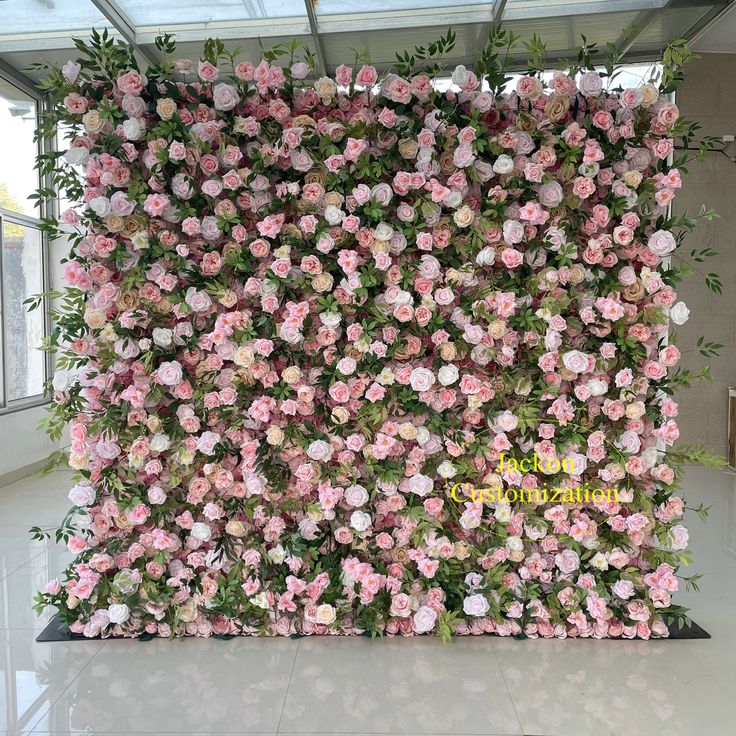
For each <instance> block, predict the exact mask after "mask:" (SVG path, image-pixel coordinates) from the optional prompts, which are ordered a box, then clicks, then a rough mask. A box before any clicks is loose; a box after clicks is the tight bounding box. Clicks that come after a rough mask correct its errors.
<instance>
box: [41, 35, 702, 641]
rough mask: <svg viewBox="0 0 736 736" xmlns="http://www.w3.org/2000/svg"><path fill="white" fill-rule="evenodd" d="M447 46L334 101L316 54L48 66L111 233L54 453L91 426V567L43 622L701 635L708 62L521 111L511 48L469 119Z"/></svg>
mask: <svg viewBox="0 0 736 736" xmlns="http://www.w3.org/2000/svg"><path fill="white" fill-rule="evenodd" d="M452 42H453V38H452V34H451V33H450V34H448V36H446V37H444V38H442V39H440V41H439V42H437V43H436V44H434V45H433V46H431V47H429V48H427V49H419V50H417V52H416V53H415V55H414V56H415V58H410V55H409V54H407V55H401V56H400V58H399V63H398V64H397V68H396V71H395V72H394V73H388V74H383V75H379V74H378V73H377V71H376V69H375V68H374V67H372V66H371V65H370V64H369V63H367V62H366V61H365V60H363V59H360V58H358V59H357V60H356V63H354V64H353V65H352V66H340V67H338V68H337V70H336V72H335V74H334V76H331V77H324V78H319V79H317V80H316V81H307V77H308V75H309V74H310V71H311V70H310V66H311V64H312V59H311V57H310V55H309V54H308V53H307V54H302V55H301V56H300V55H299V53H298V51H297V50H296V48H295V46H289V47H280V48H277V49H275V50H272V51H270V52H267V53H266V54H265V55H264V58H263V59H260V60H258V59H256V60H254V61H253V63H249V62H243V61H240V62H238V60H234V59H233V57H232V56H231V55H229V54H228V52H227V51H225V50H224V48H223V47H222V45H221V44H220V43H219V42H217V41H210V42H208V43H207V44H206V45H205V49H204V52H203V56H202V58H201V59H200V60H199V61H197V60H195V61H193V62H191V61H187V60H176V61H174V59H175V56H174V54H175V48H174V45H173V43H172V41H171V39H168V38H164V39H161V40H160V41H159V46H160V49H161V51H162V52H163V54H164V61H163V62H162V63H161V64H160V65H159V66H158V67H155V68H153V69H149V70H147V71H145V72H144V71H142V70H139V69H138V68H137V67H136V66H135V60H134V59H133V57H132V54H131V51H130V49H127V48H126V47H124V46H120V45H118V46H115V45H113V43H112V42H111V41H110V40H108V39H106V38H105V37H104V36H103V37H99V36H97V35H96V34H94V35H93V41H92V42H91V44H89V45H85V44H82V43H80V44H79V49H80V52H81V57H80V60H79V62H69V63H68V64H67V65H65V66H64V67H63V69H51V70H49V71H50V73H49V77H48V80H47V82H46V86H47V89H48V90H49V91H50V93H51V94H52V97H53V99H54V101H55V107H54V110H53V111H52V112H51V113H50V114H48V115H47V116H46V119H45V121H44V125H45V126H47V130H46V131H45V132H46V133H48V130H49V126H52V125H54V124H58V123H63V124H64V125H65V126H67V127H68V129H69V131H70V132H69V135H68V145H67V146H65V151H66V152H65V153H64V154H63V156H62V155H54V154H49V155H47V156H45V157H41V165H42V167H44V168H45V170H46V171H47V172H49V173H50V174H51V175H52V177H53V179H54V181H55V183H56V185H57V186H58V187H60V188H63V189H65V190H66V191H67V193H68V194H69V196H70V197H72V198H74V199H77V200H79V201H81V202H83V205H80V206H78V207H76V208H74V209H72V210H69V211H67V212H65V213H63V215H62V218H61V219H62V223H63V225H64V227H65V228H66V229H67V230H69V227H68V226H72V229H73V230H74V231H75V232H76V233H77V234H76V235H75V236H73V243H74V245H73V248H72V252H71V255H70V257H69V259H68V261H67V262H66V265H65V276H66V280H67V282H68V284H69V289H68V291H67V292H66V296H65V297H64V303H63V305H62V308H61V309H60V310H59V311H58V312H57V313H56V315H55V317H56V321H57V324H58V325H59V330H58V332H57V333H56V334H55V335H54V337H53V338H52V341H51V347H52V348H54V349H56V350H57V351H58V352H59V368H58V370H57V373H56V377H55V379H54V404H53V407H52V411H51V416H50V418H49V420H48V422H47V426H48V429H49V431H50V432H51V433H52V435H53V434H58V432H60V429H61V427H62V425H63V424H64V423H66V422H70V434H71V451H70V454H69V463H70V465H71V466H72V468H74V469H76V470H77V471H78V473H77V482H76V484H75V485H74V487H73V488H72V490H71V492H70V494H69V495H70V499H71V500H72V502H73V504H74V508H73V509H72V512H70V515H69V516H68V517H67V519H65V520H64V522H63V523H62V525H61V526H60V528H59V530H58V531H57V537H58V538H60V539H63V540H65V541H66V542H67V544H68V546H69V548H70V549H71V550H72V551H74V552H75V553H77V558H76V560H75V562H74V563H73V564H71V565H70V566H69V568H68V569H67V570H66V572H65V574H64V576H63V577H62V578H61V579H60V580H52V581H51V582H50V583H49V584H48V585H47V586H46V588H45V589H44V590H43V591H42V592H41V593H40V594H39V598H38V604H39V606H40V607H42V606H44V605H47V604H48V605H52V606H54V607H56V608H57V609H58V611H59V612H60V613H61V616H62V619H63V620H64V621H66V622H67V623H69V624H70V625H71V628H72V630H73V631H75V632H83V633H84V634H85V635H86V636H100V635H101V636H109V635H117V636H136V635H140V634H142V633H148V634H157V635H161V636H170V635H175V636H179V635H198V636H207V635H211V634H220V635H222V634H267V635H288V634H294V633H303V634H325V633H343V634H355V633H363V632H385V633H387V634H403V635H408V634H425V633H431V634H441V635H442V636H443V637H447V636H449V635H451V634H453V633H456V634H468V633H472V634H476V633H484V632H488V633H496V634H500V635H519V634H526V635H528V636H542V637H565V636H578V637H580V636H583V637H599V638H600V637H630V638H631V637H641V638H648V637H662V636H667V634H668V629H667V622H668V621H670V620H672V618H679V617H682V615H683V613H684V609H681V608H680V607H679V606H677V605H675V604H674V603H673V602H672V596H673V594H674V593H675V592H676V591H677V589H678V582H679V578H678V575H677V572H678V570H679V568H680V566H681V565H682V564H683V563H684V562H686V561H687V557H688V552H687V549H686V547H687V541H688V534H687V530H686V529H685V527H684V526H683V525H682V517H683V512H684V502H683V500H682V498H681V497H679V496H678V495H676V492H675V489H676V487H677V483H678V479H679V473H678V467H679V463H680V462H681V461H683V460H687V459H697V458H698V457H701V456H702V454H700V455H699V454H698V452H699V451H697V450H696V449H693V448H685V449H684V450H681V451H675V450H673V449H672V444H673V443H674V442H675V440H677V437H678V429H677V413H678V412H677V404H676V403H675V402H674V401H673V399H672V397H671V394H672V391H673V389H674V388H675V387H676V386H678V385H680V384H681V383H684V382H687V381H688V380H691V378H692V377H691V376H689V375H686V376H684V377H683V375H682V374H681V373H673V366H675V365H676V363H677V361H678V358H679V356H680V353H679V350H678V348H677V347H676V346H675V345H674V344H671V342H670V343H668V340H667V333H668V314H670V313H671V315H672V317H673V318H674V319H676V320H677V321H680V322H681V321H682V320H684V319H685V318H686V316H687V308H686V306H685V305H684V304H683V303H681V302H680V303H678V302H677V295H676V291H675V285H676V283H677V281H678V280H679V278H680V277H681V275H682V274H681V273H680V272H679V271H678V270H677V269H675V268H674V267H672V266H670V265H669V264H668V262H667V260H666V259H667V258H668V257H669V256H670V255H671V254H672V253H673V251H675V249H676V248H677V247H678V245H679V244H680V242H681V240H682V236H683V229H687V228H688V227H690V226H692V224H693V221H691V220H688V219H686V218H679V219H676V218H673V217H671V216H670V215H669V214H668V204H669V202H670V201H671V200H672V198H673V197H674V196H675V194H676V193H677V190H678V189H679V188H680V186H681V178H680V171H679V170H678V166H677V161H675V162H673V161H672V159H671V154H672V153H673V145H674V142H675V140H676V139H677V138H678V136H686V137H687V136H688V135H690V134H691V131H692V129H691V128H690V127H689V124H687V123H685V122H683V121H681V120H678V110H677V107H676V105H675V104H673V103H672V102H671V101H670V98H669V97H668V96H667V94H666V93H668V92H670V91H671V90H672V89H674V87H675V86H676V84H677V81H678V80H679V79H680V78H681V75H680V72H679V66H678V64H679V61H682V60H683V58H684V57H685V56H686V52H685V51H684V50H683V49H680V50H679V52H678V54H677V55H676V56H674V57H673V56H670V57H669V58H668V59H666V60H665V61H666V63H665V65H664V68H663V74H662V78H661V79H659V80H658V81H657V82H651V83H645V84H642V85H641V86H640V87H638V88H635V89H617V88H616V84H615V79H613V81H612V80H611V73H612V72H613V71H614V68H613V66H612V65H611V64H609V66H608V68H607V70H606V71H603V72H601V71H595V70H593V61H594V59H591V52H590V50H588V49H583V50H582V51H581V56H580V59H581V62H580V64H579V66H576V67H574V68H571V69H567V70H564V71H556V72H554V74H553V75H552V76H549V75H543V74H542V73H541V69H542V68H543V64H542V63H540V61H539V59H537V60H536V61H535V60H532V62H530V67H529V68H530V73H529V74H526V75H524V76H522V77H521V78H519V80H518V82H517V83H516V84H515V85H513V84H512V85H509V84H508V81H509V77H508V76H507V74H506V73H505V70H504V68H503V64H502V60H501V59H502V57H503V54H504V51H508V49H509V48H511V47H513V44H514V43H515V42H514V39H513V37H511V35H510V34H508V33H507V32H505V31H503V30H500V29H498V28H494V29H493V31H492V32H491V37H490V40H489V46H488V49H486V51H485V52H484V53H483V54H482V55H481V57H480V58H479V60H478V63H477V64H476V65H475V66H474V71H470V70H468V69H466V68H464V67H462V66H459V67H457V68H455V69H454V70H448V72H447V74H448V75H449V74H451V75H452V86H451V87H450V88H449V90H447V91H444V92H439V91H437V89H436V86H435V85H434V84H433V76H435V75H437V74H438V73H439V70H438V67H437V66H436V65H435V64H434V61H433V59H434V58H435V57H437V56H439V55H441V54H442V53H443V52H446V51H447V50H448V49H449V48H450V46H451V45H452ZM422 57H426V59H424V61H425V62H426V63H425V64H424V66H425V68H427V64H429V69H428V71H417V70H415V69H414V68H413V65H414V63H415V62H416V61H417V59H419V58H422ZM543 79H544V81H543ZM41 132H42V134H43V133H44V129H43V127H42V131H41ZM67 149H68V150H67ZM680 167H681V165H680ZM49 227H50V229H52V230H53V229H54V227H55V223H54V224H51V222H50V224H49ZM665 451H666V452H665ZM501 453H503V454H504V457H505V458H515V459H517V460H521V459H523V458H528V457H531V456H533V455H536V456H538V457H539V458H542V459H546V460H549V459H559V460H563V459H567V460H571V461H572V462H573V463H574V472H563V471H560V472H559V473H551V472H549V471H546V472H534V471H531V472H521V471H514V470H513V469H511V470H508V469H507V470H504V471H502V472H497V470H496V468H497V466H498V465H499V459H500V456H501ZM569 467H570V465H569V463H568V470H569ZM460 483H468V484H470V485H472V486H475V487H486V488H495V489H498V488H502V489H516V490H520V489H526V490H529V489H534V488H542V487H549V488H553V487H557V488H562V489H567V490H569V491H573V490H574V489H576V488H578V487H586V484H587V487H589V488H605V489H608V488H615V489H617V490H618V491H619V501H618V502H615V501H596V502H593V501H590V502H585V501H583V502H577V501H570V500H568V501H567V502H563V501H562V500H559V501H556V502H554V503H552V502H546V503H536V502H530V503H506V502H497V503H485V502H482V501H480V502H474V501H473V500H472V499H471V498H470V497H461V498H460V500H459V501H458V500H457V498H456V497H457V493H458V491H457V488H456V491H455V493H454V496H455V497H453V493H452V491H451V489H452V488H453V487H455V486H456V484H460ZM460 492H462V491H460ZM562 498H565V496H563V497H562ZM39 533H41V532H40V530H39Z"/></svg>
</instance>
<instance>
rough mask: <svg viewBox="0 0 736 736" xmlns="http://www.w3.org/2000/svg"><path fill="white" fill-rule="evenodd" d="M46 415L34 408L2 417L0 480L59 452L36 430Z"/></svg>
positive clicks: (42, 409) (0, 426) (43, 411)
mask: <svg viewBox="0 0 736 736" xmlns="http://www.w3.org/2000/svg"><path fill="white" fill-rule="evenodd" d="M45 412H46V407H44V406H34V407H32V408H30V409H24V410H22V411H16V412H13V413H12V414H3V415H2V416H0V448H2V452H0V477H2V476H3V475H6V474H8V473H12V472H13V471H14V470H18V469H19V468H23V467H25V466H26V465H31V464H32V463H35V462H38V461H39V460H43V459H44V458H46V457H48V456H49V454H50V453H51V452H52V451H53V450H55V449H57V448H56V447H55V446H54V445H53V444H52V443H51V441H50V440H49V439H48V437H47V436H46V434H45V433H44V432H43V431H42V430H39V429H37V428H36V427H37V425H38V422H39V421H40V420H41V419H43V417H44V415H45Z"/></svg>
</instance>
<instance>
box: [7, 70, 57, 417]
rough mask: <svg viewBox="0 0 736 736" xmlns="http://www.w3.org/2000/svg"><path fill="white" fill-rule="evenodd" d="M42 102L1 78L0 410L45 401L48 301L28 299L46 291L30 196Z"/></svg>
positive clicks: (42, 241) (42, 247) (41, 238)
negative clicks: (43, 349) (31, 307)
mask: <svg viewBox="0 0 736 736" xmlns="http://www.w3.org/2000/svg"><path fill="white" fill-rule="evenodd" d="M38 109H39V103H38V100H37V98H36V97H34V96H32V95H31V94H30V93H29V92H26V91H24V89H21V88H20V87H19V86H18V85H17V84H15V83H14V82H13V81H12V77H11V78H10V79H6V78H4V77H0V276H1V279H0V410H3V411H4V410H8V409H13V408H14V407H22V406H25V405H26V404H27V403H29V402H28V400H29V399H30V400H35V401H42V400H43V394H44V384H45V382H46V378H47V377H48V375H47V363H48V361H47V357H46V354H45V353H44V352H41V351H40V350H38V348H39V347H40V346H41V344H42V342H43V339H44V337H45V336H46V334H47V332H46V325H47V320H46V305H45V304H42V305H40V306H39V307H38V308H36V309H34V310H33V311H31V312H29V311H28V306H29V305H28V304H25V302H26V301H27V300H28V299H30V298H31V297H33V296H34V295H37V294H41V293H43V292H44V291H45V290H46V278H45V277H46V271H45V269H46V261H47V258H46V254H47V248H46V244H47V238H46V235H45V234H44V233H43V232H42V231H41V230H40V225H41V221H40V219H39V218H40V215H41V212H40V208H39V206H38V205H37V203H36V201H35V200H33V199H29V197H30V196H31V195H32V194H33V193H34V192H35V191H36V190H37V189H38V188H39V184H40V179H39V175H38V171H37V170H36V168H35V163H36V155H37V153H38V146H37V144H36V143H35V142H34V140H33V136H34V131H35V129H36V126H37V117H38Z"/></svg>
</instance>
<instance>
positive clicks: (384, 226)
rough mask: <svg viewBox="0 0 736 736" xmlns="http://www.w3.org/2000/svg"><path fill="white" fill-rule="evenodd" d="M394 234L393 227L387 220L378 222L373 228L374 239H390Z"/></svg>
mask: <svg viewBox="0 0 736 736" xmlns="http://www.w3.org/2000/svg"><path fill="white" fill-rule="evenodd" d="M393 235H394V229H393V228H392V227H391V225H389V224H388V223H387V222H379V223H378V225H376V226H375V227H374V228H373V237H374V238H375V239H376V240H391V238H392V237H393Z"/></svg>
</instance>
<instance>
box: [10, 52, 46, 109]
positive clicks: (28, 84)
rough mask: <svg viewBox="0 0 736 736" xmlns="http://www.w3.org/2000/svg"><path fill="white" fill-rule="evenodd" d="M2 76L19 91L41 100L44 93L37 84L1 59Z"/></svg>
mask: <svg viewBox="0 0 736 736" xmlns="http://www.w3.org/2000/svg"><path fill="white" fill-rule="evenodd" d="M0 76H3V77H5V78H7V79H9V80H10V81H11V82H12V83H13V84H14V85H15V86H16V87H18V89H20V90H22V91H23V92H25V93H26V94H28V95H30V96H31V97H34V98H35V99H40V97H41V96H42V95H43V92H41V90H39V88H38V87H37V86H36V83H35V82H34V81H33V80H32V79H31V78H30V77H28V76H26V75H25V74H24V73H23V72H22V71H20V69H16V68H15V67H14V66H13V65H12V64H8V62H7V61H5V59H1V58H0Z"/></svg>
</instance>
